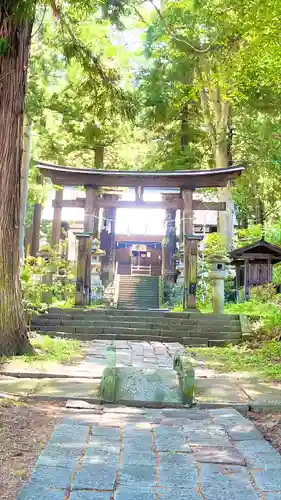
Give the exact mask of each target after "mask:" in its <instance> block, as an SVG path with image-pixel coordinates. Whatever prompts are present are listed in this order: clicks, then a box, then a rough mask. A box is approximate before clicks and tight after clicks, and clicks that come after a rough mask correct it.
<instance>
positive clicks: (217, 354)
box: [188, 341, 281, 379]
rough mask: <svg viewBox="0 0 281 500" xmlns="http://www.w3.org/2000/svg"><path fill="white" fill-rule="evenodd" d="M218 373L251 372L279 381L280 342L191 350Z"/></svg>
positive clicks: (190, 350) (280, 372)
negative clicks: (256, 346)
mask: <svg viewBox="0 0 281 500" xmlns="http://www.w3.org/2000/svg"><path fill="white" fill-rule="evenodd" d="M188 351H189V352H193V353H197V354H198V356H199V357H201V356H202V357H203V358H204V359H205V360H206V361H207V365H208V366H209V367H211V368H213V369H215V370H216V371H219V372H230V371H231V372H235V371H237V372H238V371H239V372H247V371H250V372H253V373H254V374H256V375H259V376H264V377H269V378H272V379H281V342H276V341H268V342H264V344H263V345H262V346H261V347H259V348H252V347H250V346H248V345H242V346H227V347H207V348H204V347H203V348H192V349H188Z"/></svg>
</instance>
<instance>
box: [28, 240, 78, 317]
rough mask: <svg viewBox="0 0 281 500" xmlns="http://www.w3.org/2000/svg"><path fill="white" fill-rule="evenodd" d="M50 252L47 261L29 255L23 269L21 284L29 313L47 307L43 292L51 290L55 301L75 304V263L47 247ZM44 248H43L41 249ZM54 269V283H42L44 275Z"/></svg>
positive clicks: (69, 304)
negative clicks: (50, 284)
mask: <svg viewBox="0 0 281 500" xmlns="http://www.w3.org/2000/svg"><path fill="white" fill-rule="evenodd" d="M45 249H46V250H48V252H49V254H50V258H49V259H48V261H47V262H46V261H45V260H44V259H43V258H41V257H39V258H34V257H27V258H26V259H25V263H24V266H23V267H22V269H21V286H22V293H23V302H24V308H25V311H26V313H27V314H28V315H32V314H34V313H36V312H37V311H40V312H42V311H44V310H45V309H47V307H48V306H47V304H45V303H43V302H42V293H44V292H51V294H52V296H53V300H54V301H61V302H65V303H67V304H68V306H69V307H70V306H71V305H73V304H74V299H75V284H74V274H75V271H74V269H73V265H72V264H71V263H70V262H69V261H67V260H65V259H63V258H61V255H60V254H59V253H58V252H57V251H56V250H51V249H50V248H49V247H48V246H46V248H45ZM42 250H43V248H41V251H42ZM50 270H52V271H53V273H54V274H53V285H52V286H48V285H45V284H43V283H42V276H43V275H44V274H46V272H48V271H50Z"/></svg>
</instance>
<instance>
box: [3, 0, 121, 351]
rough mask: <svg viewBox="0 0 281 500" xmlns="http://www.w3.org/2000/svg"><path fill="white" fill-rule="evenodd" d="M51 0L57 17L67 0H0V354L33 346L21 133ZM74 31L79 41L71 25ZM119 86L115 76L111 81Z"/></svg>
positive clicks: (114, 12) (90, 60) (86, 60)
mask: <svg viewBox="0 0 281 500" xmlns="http://www.w3.org/2000/svg"><path fill="white" fill-rule="evenodd" d="M39 4H43V5H44V4H45V5H46V7H47V6H48V4H49V6H51V7H52V8H53V12H54V14H55V16H56V17H57V18H60V16H61V6H64V5H63V3H62V2H60V3H59V4H58V5H60V7H58V6H56V4H55V1H54V0H48V1H46V2H44V1H43V0H42V2H40V1H39V0H0V355H13V354H20V353H22V352H25V351H27V350H28V349H29V348H30V345H29V340H28V335H27V331H26V324H25V319H24V310H23V303H22V296H21V289H20V277H19V227H20V191H21V186H20V179H21V160H22V147H23V145H22V136H23V117H24V103H25V94H26V81H27V71H28V56H29V49H30V44H31V37H32V28H33V24H34V18H35V11H36V7H37V5H39ZM65 5H66V7H73V8H76V9H78V8H79V7H81V11H83V12H85V11H86V10H88V11H89V13H94V12H95V11H96V10H97V8H98V7H99V5H100V4H99V3H98V2H95V1H94V0H77V1H74V0H70V1H69V2H67V3H66V4H65ZM121 11H122V2H118V6H116V4H115V3H113V4H112V5H111V4H110V3H109V2H108V0H107V1H106V6H105V8H104V13H105V14H106V15H108V17H111V19H112V20H113V21H117V20H118V14H119V12H120V13H121ZM68 34H69V36H70V37H72V42H73V43H75V40H74V37H73V34H72V31H71V29H70V30H69V33H68ZM76 51H77V54H78V57H79V55H81V58H82V59H83V61H82V64H84V66H85V65H87V68H88V69H89V71H90V70H91V68H92V67H93V70H96V71H97V72H99V74H100V75H101V77H102V78H105V79H106V75H104V72H103V70H102V67H101V66H100V64H99V61H98V60H97V58H95V57H94V56H92V54H89V53H88V52H89V51H87V49H86V50H84V48H83V47H82V45H81V44H80V43H79V42H78V43H77V47H76ZM106 85H107V88H110V87H112V88H113V87H114V82H113V80H111V81H108V80H107V82H106Z"/></svg>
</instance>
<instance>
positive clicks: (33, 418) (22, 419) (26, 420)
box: [0, 400, 65, 500]
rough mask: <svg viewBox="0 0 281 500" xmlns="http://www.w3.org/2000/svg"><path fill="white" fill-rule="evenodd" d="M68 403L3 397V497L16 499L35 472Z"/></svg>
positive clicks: (0, 474) (0, 408) (0, 449)
mask: <svg viewBox="0 0 281 500" xmlns="http://www.w3.org/2000/svg"><path fill="white" fill-rule="evenodd" d="M64 411H65V410H64V404H60V403H58V404H55V403H49V402H46V401H41V402H31V401H28V403H24V402H21V401H17V402H16V401H15V402H12V403H11V402H9V401H7V400H0V498H1V500H15V499H16V497H17V494H18V491H19V489H20V488H21V486H22V485H23V484H24V483H25V481H27V480H28V478H29V477H30V475H31V472H32V469H33V467H34V464H35V462H36V460H37V457H38V456H39V454H40V452H41V450H42V449H43V448H44V446H45V444H46V442H47V441H48V439H49V438H50V436H51V434H52V431H53V427H54V425H55V424H56V422H57V421H58V420H59V419H60V418H61V417H62V416H63V414H64Z"/></svg>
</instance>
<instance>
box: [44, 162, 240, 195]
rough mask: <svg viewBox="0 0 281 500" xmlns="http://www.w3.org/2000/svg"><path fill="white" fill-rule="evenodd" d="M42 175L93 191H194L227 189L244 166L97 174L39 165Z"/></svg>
mask: <svg viewBox="0 0 281 500" xmlns="http://www.w3.org/2000/svg"><path fill="white" fill-rule="evenodd" d="M37 168H38V169H39V170H40V173H41V174H42V175H43V176H44V177H47V178H49V179H51V181H52V182H53V184H56V185H60V186H93V187H116V186H120V187H137V186H142V187H157V188H162V187H163V188H164V187H171V188H172V187H173V188H182V189H190V190H194V189H196V188H207V187H223V186H226V185H227V184H228V182H229V181H231V180H233V179H235V178H236V177H238V176H239V175H241V174H242V173H243V172H244V170H245V167H244V166H242V165H237V166H231V167H227V168H216V169H212V170H174V171H161V170H158V171H152V170H150V171H143V170H94V169H91V168H70V167H61V166H59V165H54V164H52V163H46V162H42V161H37Z"/></svg>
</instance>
